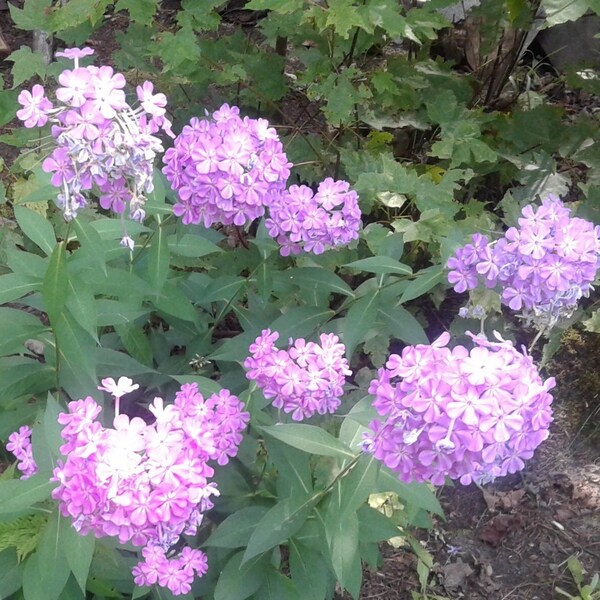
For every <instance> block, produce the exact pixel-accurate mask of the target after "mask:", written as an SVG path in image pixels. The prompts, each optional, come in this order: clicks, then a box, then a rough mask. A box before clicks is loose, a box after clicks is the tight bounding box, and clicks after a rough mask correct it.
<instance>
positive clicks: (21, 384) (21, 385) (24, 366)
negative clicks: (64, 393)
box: [0, 357, 56, 410]
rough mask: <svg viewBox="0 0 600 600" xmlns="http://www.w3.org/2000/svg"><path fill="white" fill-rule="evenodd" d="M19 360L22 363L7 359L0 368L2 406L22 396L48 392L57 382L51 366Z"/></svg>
mask: <svg viewBox="0 0 600 600" xmlns="http://www.w3.org/2000/svg"><path fill="white" fill-rule="evenodd" d="M10 358H11V359H14V358H16V357H10ZM17 360H19V361H20V362H18V363H16V364H15V363H14V362H13V361H8V360H6V359H5V360H4V361H2V364H1V366H0V404H5V403H7V402H13V401H14V400H15V398H21V397H22V396H31V395H33V394H37V393H40V392H46V391H47V390H49V389H50V388H51V387H52V386H53V383H54V382H55V381H56V379H55V372H54V368H53V367H52V366H51V365H49V364H47V363H42V362H39V361H37V360H31V359H28V358H19V359H17ZM21 410H23V409H21Z"/></svg>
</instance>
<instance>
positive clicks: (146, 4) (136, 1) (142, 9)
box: [115, 0, 158, 25]
mask: <svg viewBox="0 0 600 600" xmlns="http://www.w3.org/2000/svg"><path fill="white" fill-rule="evenodd" d="M157 5H158V0H117V2H116V4H115V11H120V10H126V11H127V12H128V13H129V17H130V18H131V20H132V21H134V22H137V23H142V24H144V25H152V20H153V17H154V13H156V9H157Z"/></svg>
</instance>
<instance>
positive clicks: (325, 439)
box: [259, 423, 354, 458]
mask: <svg viewBox="0 0 600 600" xmlns="http://www.w3.org/2000/svg"><path fill="white" fill-rule="evenodd" d="M259 429H260V431H262V432H263V433H266V434H267V435H269V436H271V437H274V438H275V439H277V440H279V441H281V442H283V443H284V444H287V445H288V446H292V447H293V448H298V450H302V451H303V452H308V453H309V454H317V455H319V456H334V457H338V458H354V453H353V452H352V450H350V448H348V447H347V446H346V445H345V444H343V443H342V442H340V441H339V440H338V439H337V438H334V437H333V436H332V435H331V434H330V433H327V431H325V430H324V429H321V428H320V427H316V426H315V425H305V424H300V423H280V424H278V425H270V426H264V427H259Z"/></svg>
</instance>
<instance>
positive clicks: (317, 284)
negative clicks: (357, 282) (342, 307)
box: [277, 267, 354, 297]
mask: <svg viewBox="0 0 600 600" xmlns="http://www.w3.org/2000/svg"><path fill="white" fill-rule="evenodd" d="M277 275H279V276H280V277H281V279H283V280H286V281H290V282H291V283H294V284H296V285H297V286H299V287H300V288H303V289H305V288H307V287H311V288H316V289H318V290H319V291H322V290H327V291H328V292H333V293H335V294H343V295H344V296H351V297H352V296H354V293H353V291H352V290H351V288H350V286H349V285H348V284H347V283H346V282H345V281H344V280H343V279H342V278H341V277H340V276H339V275H336V274H335V273H333V272H332V271H328V270H327V269H323V268H321V267H296V268H294V269H288V270H286V271H279V272H277Z"/></svg>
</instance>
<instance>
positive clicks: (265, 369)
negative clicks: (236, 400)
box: [244, 329, 352, 421]
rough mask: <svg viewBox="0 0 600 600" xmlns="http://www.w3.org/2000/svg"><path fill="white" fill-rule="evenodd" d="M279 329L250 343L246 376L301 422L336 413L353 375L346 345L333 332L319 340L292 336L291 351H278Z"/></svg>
mask: <svg viewBox="0 0 600 600" xmlns="http://www.w3.org/2000/svg"><path fill="white" fill-rule="evenodd" d="M278 338H279V334H278V333H277V332H271V330H270V329H265V330H264V331H263V332H262V333H261V335H260V336H258V337H257V338H256V341H255V342H254V343H253V344H252V345H251V346H250V356H248V358H246V360H245V361H244V367H245V368H246V369H247V371H248V372H247V373H246V377H247V378H248V379H250V380H252V381H256V383H257V384H258V387H260V388H261V390H262V392H263V394H264V395H265V398H268V399H272V400H273V406H275V407H276V408H279V409H283V411H284V412H286V413H291V414H292V419H293V420H294V421H302V420H303V419H308V418H310V417H312V416H313V415H314V414H315V413H319V414H321V415H323V414H326V413H334V412H335V411H336V410H337V409H338V407H339V405H340V403H341V397H342V394H343V393H344V384H345V382H346V377H347V376H348V375H351V374H352V371H350V369H349V368H348V361H347V360H346V358H345V357H344V353H345V351H346V347H345V346H344V344H341V343H340V342H339V338H338V337H337V336H336V335H334V334H332V333H329V334H325V333H323V334H321V336H320V343H318V344H317V343H315V342H307V341H306V340H304V339H302V338H300V339H297V340H292V339H290V341H289V348H288V350H278V349H277V347H276V346H275V342H276V341H277V339H278Z"/></svg>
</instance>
